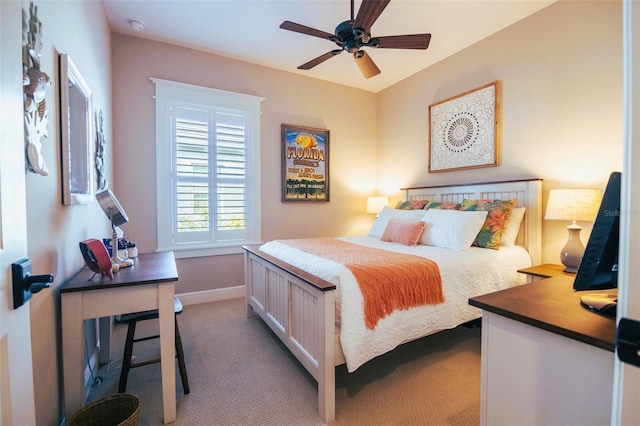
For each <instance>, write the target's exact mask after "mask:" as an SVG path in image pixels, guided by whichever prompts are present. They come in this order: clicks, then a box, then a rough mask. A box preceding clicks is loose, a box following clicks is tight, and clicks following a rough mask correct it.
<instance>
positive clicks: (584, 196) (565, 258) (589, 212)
mask: <svg viewBox="0 0 640 426" xmlns="http://www.w3.org/2000/svg"><path fill="white" fill-rule="evenodd" d="M601 198H602V193H601V191H600V190H599V189H552V190H551V191H550V192H549V202H548V203H547V211H546V212H545V215H544V218H545V220H570V221H572V223H571V225H569V226H567V230H568V231H569V239H568V240H567V243H566V244H565V245H564V247H563V248H562V251H561V252H560V261H561V262H562V264H563V265H564V266H565V268H564V271H565V272H570V273H576V272H578V267H579V266H580V261H581V260H582V255H583V254H584V245H583V244H582V241H581V240H580V230H581V229H582V227H581V226H580V225H578V224H577V223H576V221H590V222H593V221H594V220H595V218H596V215H597V214H598V208H599V207H600V201H601Z"/></svg>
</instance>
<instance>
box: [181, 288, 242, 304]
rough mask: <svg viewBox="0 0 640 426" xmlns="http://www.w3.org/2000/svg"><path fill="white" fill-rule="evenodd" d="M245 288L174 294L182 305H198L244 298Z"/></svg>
mask: <svg viewBox="0 0 640 426" xmlns="http://www.w3.org/2000/svg"><path fill="white" fill-rule="evenodd" d="M244 294H245V287H244V286H243V285H240V286H236V287H226V288H216V289H212V290H202V291H193V292H189V293H179V294H176V296H178V297H179V298H180V301H181V302H182V304H183V305H185V306H187V305H197V304H200V303H209V302H218V301H220V300H229V299H238V298H240V297H244Z"/></svg>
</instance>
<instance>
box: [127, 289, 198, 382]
mask: <svg viewBox="0 0 640 426" xmlns="http://www.w3.org/2000/svg"><path fill="white" fill-rule="evenodd" d="M173 311H174V312H175V314H176V316H177V315H179V314H181V313H182V302H180V299H178V298H177V297H175V296H174V297H173ZM157 318H158V310H157V309H154V310H151V311H144V312H136V313H132V314H125V315H121V317H120V322H123V323H127V324H128V328H127V340H126V341H125V344H124V355H123V357H122V371H121V372H120V383H119V384H118V392H119V393H124V392H126V389H127V377H128V376H129V370H131V369H132V368H136V367H142V366H145V365H149V364H155V363H158V362H160V358H158V359H153V360H150V361H142V362H137V363H134V362H131V355H132V353H133V344H134V343H135V342H143V341H145V340H151V339H157V338H159V337H160V335H155V336H149V337H142V338H140V339H135V334H136V324H137V323H139V322H140V321H146V320H150V319H157ZM174 324H175V328H176V332H175V333H176V357H177V358H178V369H179V370H180V378H181V379H182V388H183V389H184V393H185V394H188V393H189V382H188V380H187V369H186V367H185V364H184V351H183V350H182V339H180V331H179V330H178V319H177V318H175V321H174Z"/></svg>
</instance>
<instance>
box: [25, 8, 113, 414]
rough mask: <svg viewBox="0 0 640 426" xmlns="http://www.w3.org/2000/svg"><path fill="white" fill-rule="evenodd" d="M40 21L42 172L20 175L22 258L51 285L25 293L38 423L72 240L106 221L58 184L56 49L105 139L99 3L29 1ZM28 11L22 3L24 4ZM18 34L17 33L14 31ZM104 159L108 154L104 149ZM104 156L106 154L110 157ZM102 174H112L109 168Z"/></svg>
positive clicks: (107, 108)
mask: <svg viewBox="0 0 640 426" xmlns="http://www.w3.org/2000/svg"><path fill="white" fill-rule="evenodd" d="M35 4H36V5H37V7H38V17H39V18H40V21H41V22H42V42H43V47H42V62H41V69H42V70H43V71H45V72H46V73H47V74H48V75H49V77H51V80H52V83H53V84H52V85H51V86H50V87H49V89H48V91H47V97H46V104H47V108H48V116H49V125H48V137H47V138H45V139H43V140H42V145H43V147H42V154H43V156H44V159H45V162H46V164H47V166H48V168H49V175H48V176H41V175H36V174H33V173H26V188H27V232H28V256H29V258H30V259H31V262H32V264H33V273H34V274H49V273H51V274H54V276H55V280H54V285H53V288H51V289H47V290H43V291H41V292H40V293H38V294H36V295H34V297H33V298H32V299H31V301H30V304H31V319H32V321H31V324H32V325H31V340H32V342H31V344H32V350H33V368H34V374H33V377H34V380H35V383H34V389H35V401H36V420H37V423H38V424H42V425H55V424H60V419H61V412H62V411H61V404H62V398H61V397H59V395H61V389H62V388H61V386H62V383H61V382H60V376H59V375H58V368H59V365H60V359H59V354H60V349H61V348H60V346H59V340H60V339H59V338H60V328H59V327H60V326H59V321H60V320H59V318H60V314H59V312H60V303H59V288H60V285H61V284H62V283H63V282H64V281H65V280H67V279H68V278H70V277H71V276H72V275H74V274H75V273H76V272H77V271H79V270H80V268H82V267H83V265H84V262H83V260H82V255H81V254H80V250H79V248H78V242H79V241H82V240H85V239H87V238H100V236H101V235H102V234H104V233H105V232H108V230H109V221H108V220H107V218H106V216H105V215H104V213H103V212H102V210H101V209H100V207H99V206H98V204H97V203H91V204H88V205H74V206H63V205H62V191H61V184H60V179H61V177H60V174H61V171H60V170H61V168H60V136H59V135H60V125H59V107H58V100H59V84H58V81H59V80H58V77H59V75H58V54H59V53H67V54H69V55H70V56H71V58H72V60H73V61H74V63H75V64H76V66H77V67H78V69H79V71H80V73H81V74H82V76H83V77H84V79H85V80H86V81H87V84H88V85H89V87H90V88H91V90H92V92H93V104H94V108H95V110H96V111H98V110H102V111H103V113H104V117H105V126H104V132H105V136H106V139H107V141H109V142H110V141H111V140H112V138H111V60H110V55H111V54H110V51H111V47H110V43H111V38H110V31H109V27H108V25H107V22H106V18H105V16H104V10H103V8H102V4H101V3H100V2H71V1H64V2H62V1H36V2H35ZM23 8H26V9H27V10H28V2H23ZM16 37H18V38H19V37H20V34H16ZM106 157H107V158H108V159H110V158H111V147H108V152H107V155H106ZM110 162H111V161H110V160H109V163H110ZM107 172H108V174H109V176H110V175H111V167H108V169H107Z"/></svg>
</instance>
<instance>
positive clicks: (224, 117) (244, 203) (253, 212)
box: [152, 79, 261, 257]
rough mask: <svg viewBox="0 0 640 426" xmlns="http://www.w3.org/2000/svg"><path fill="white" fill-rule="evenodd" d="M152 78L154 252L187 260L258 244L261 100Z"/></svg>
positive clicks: (237, 250)
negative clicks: (172, 252) (173, 253)
mask: <svg viewBox="0 0 640 426" xmlns="http://www.w3.org/2000/svg"><path fill="white" fill-rule="evenodd" d="M152 80H153V81H154V83H156V132H157V139H158V144H157V163H158V168H157V180H158V249H159V250H192V251H193V250H195V251H193V252H192V253H191V254H184V255H182V256H180V255H178V254H177V255H176V256H177V257H186V256H189V255H193V256H200V255H208V254H216V253H221V254H227V253H230V252H239V246H240V245H242V244H247V243H255V242H259V240H260V214H259V201H260V192H259V189H260V187H259V146H260V143H259V140H258V136H259V106H260V101H261V98H255V97H250V96H247V95H238V94H232V93H229V92H222V91H218V90H215V89H207V88H200V87H196V86H190V85H184V84H181V83H173V82H166V81H163V80H157V79H152ZM235 97H237V99H236V102H235V103H234V98H235ZM231 106H235V107H236V108H245V109H236V108H230V107H231ZM247 106H249V108H248V110H247V109H246V108H247ZM221 247H224V248H227V249H226V250H222V251H221V250H219V249H220V248H221ZM229 248H235V249H236V250H235V251H234V250H229ZM208 249H218V250H214V251H210V250H209V251H208Z"/></svg>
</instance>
